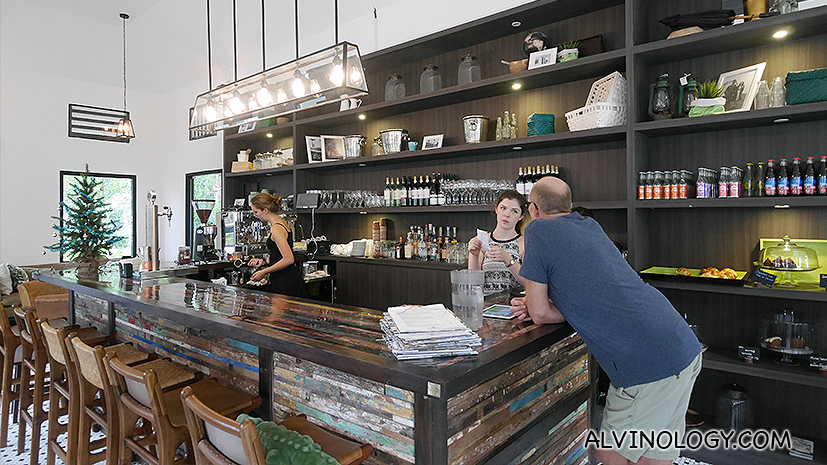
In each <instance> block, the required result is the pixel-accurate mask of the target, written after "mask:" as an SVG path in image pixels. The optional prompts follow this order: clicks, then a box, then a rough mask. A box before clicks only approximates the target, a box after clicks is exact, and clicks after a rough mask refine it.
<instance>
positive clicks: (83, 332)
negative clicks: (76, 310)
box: [49, 322, 109, 346]
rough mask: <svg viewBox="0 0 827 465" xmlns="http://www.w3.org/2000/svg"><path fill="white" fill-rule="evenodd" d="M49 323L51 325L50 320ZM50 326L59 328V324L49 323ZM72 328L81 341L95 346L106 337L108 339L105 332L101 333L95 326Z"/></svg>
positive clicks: (101, 342)
mask: <svg viewBox="0 0 827 465" xmlns="http://www.w3.org/2000/svg"><path fill="white" fill-rule="evenodd" d="M49 324H50V325H51V322H49ZM51 326H52V327H54V328H55V329H57V328H59V326H55V325H51ZM74 328H75V329H73V330H72V331H74V332H75V333H76V334H77V335H78V337H79V338H80V339H81V340H82V341H83V342H85V343H87V344H89V345H91V346H96V345H98V344H103V343H104V342H106V341H107V339H109V337H108V336H106V335H105V334H102V333H101V332H100V331H98V330H97V329H95V328H81V327H79V326H75V327H74Z"/></svg>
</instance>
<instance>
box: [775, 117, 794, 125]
mask: <svg viewBox="0 0 827 465" xmlns="http://www.w3.org/2000/svg"><path fill="white" fill-rule="evenodd" d="M789 122H790V119H789V118H778V119H777V120H774V121H773V123H778V124H781V123H789Z"/></svg>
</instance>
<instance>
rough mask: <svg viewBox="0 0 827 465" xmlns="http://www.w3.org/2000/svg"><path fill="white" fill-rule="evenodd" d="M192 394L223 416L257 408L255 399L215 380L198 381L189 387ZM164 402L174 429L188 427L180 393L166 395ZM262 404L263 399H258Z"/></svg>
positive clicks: (172, 392)
mask: <svg viewBox="0 0 827 465" xmlns="http://www.w3.org/2000/svg"><path fill="white" fill-rule="evenodd" d="M188 387H189V388H190V389H192V392H193V393H194V394H195V395H196V396H198V398H199V399H201V401H202V402H204V403H205V404H207V405H209V406H210V408H212V409H213V410H215V411H216V412H218V413H220V414H221V415H229V414H232V413H235V412H242V411H249V410H252V409H253V408H255V407H256V405H253V403H254V402H255V399H256V398H254V397H250V395H248V394H244V393H242V392H238V391H233V390H232V389H230V388H226V387H224V386H222V385H220V384H218V381H216V380H215V379H213V378H209V379H205V380H201V381H198V382H197V383H193V384H190V385H189V386H188ZM164 402H165V403H166V405H167V415H169V422H170V423H171V424H172V426H174V427H176V428H177V427H179V426H186V425H187V417H186V416H185V415H184V405H183V404H182V403H181V393H180V391H170V392H167V393H164ZM258 403H259V404H261V398H258Z"/></svg>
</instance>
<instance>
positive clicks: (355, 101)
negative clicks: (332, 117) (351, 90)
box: [339, 98, 362, 111]
mask: <svg viewBox="0 0 827 465" xmlns="http://www.w3.org/2000/svg"><path fill="white" fill-rule="evenodd" d="M360 106H362V99H360V98H349V99H344V100H342V103H340V104H339V111H345V110H353V109H355V108H359V107H360Z"/></svg>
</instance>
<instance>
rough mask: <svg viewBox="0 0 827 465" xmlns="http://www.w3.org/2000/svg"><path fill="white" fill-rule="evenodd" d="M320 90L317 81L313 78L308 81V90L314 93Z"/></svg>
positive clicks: (320, 87)
mask: <svg viewBox="0 0 827 465" xmlns="http://www.w3.org/2000/svg"><path fill="white" fill-rule="evenodd" d="M321 91H322V86H320V85H319V81H317V80H315V79H313V80H312V81H310V92H313V93H314V94H318V93H319V92H321Z"/></svg>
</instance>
